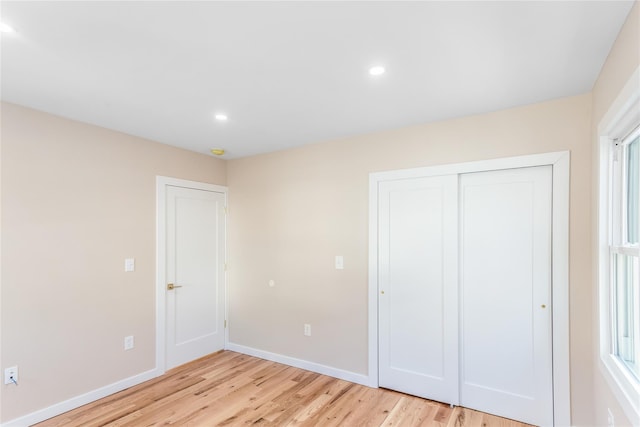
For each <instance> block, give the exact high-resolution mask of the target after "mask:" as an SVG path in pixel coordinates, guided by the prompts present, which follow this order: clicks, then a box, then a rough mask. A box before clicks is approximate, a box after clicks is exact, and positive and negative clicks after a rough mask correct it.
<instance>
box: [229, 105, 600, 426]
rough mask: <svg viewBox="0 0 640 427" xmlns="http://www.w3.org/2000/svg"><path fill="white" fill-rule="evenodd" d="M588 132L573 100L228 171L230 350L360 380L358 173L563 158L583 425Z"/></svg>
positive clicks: (588, 398) (309, 150) (587, 413)
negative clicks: (566, 156)
mask: <svg viewBox="0 0 640 427" xmlns="http://www.w3.org/2000/svg"><path fill="white" fill-rule="evenodd" d="M590 126H591V96H590V95H583V96H577V97H572V98H566V99H560V100H556V101H552V102H546V103H542V104H537V105H531V106H525V107H520V108H514V109H510V110H506V111H501V112H496V113H491V114H485V115H480V116H474V117H467V118H463V119H458V120H450V121H446V122H439V123H433V124H426V125H423V126H416V127H411V128H407V129H402V130H397V131H392V132H386V133H378V134H374V135H364V136H360V137H355V138H347V139H342V140H337V141H332V142H326V143H321V144H316V145H310V146H306V147H303V148H299V149H294V150H287V151H282V152H277V153H271V154H265V155H261V156H255V157H250V158H244V159H239V160H232V161H230V162H229V164H228V175H227V181H228V185H229V200H230V206H231V214H230V230H229V236H230V242H229V248H230V257H231V264H230V265H231V270H230V340H231V341H232V342H234V343H236V344H240V345H245V346H249V347H253V348H257V349H260V350H266V351H270V352H274V353H279V354H283V355H287V356H291V357H296V358H300V359H304V360H308V361H312V362H315V363H320V364H324V365H328V366H331V367H335V368H339V369H344V370H347V371H352V372H357V373H361V374H366V373H367V348H368V347H367V346H368V344H367V254H368V191H369V190H368V179H369V173H370V172H376V171H383V170H392V169H401V168H410V167H418V166H429V165H437V164H446V163H455V162H464V161H471V160H481V159H491V158H498V157H507V156H516V155H524V154H534V153H544V152H550V151H560V150H570V151H571V201H570V203H571V205H570V209H571V218H570V220H571V224H570V239H571V241H570V245H571V249H570V251H571V254H570V276H571V279H570V298H571V302H570V319H571V354H572V359H571V363H572V365H571V386H572V390H573V391H572V396H571V400H572V404H573V411H572V415H573V421H574V423H575V424H576V425H588V424H592V420H593V413H592V399H593V393H592V386H593V385H592V380H591V373H592V366H593V355H592V352H591V348H592V347H593V345H592V344H593V336H592V330H591V328H589V327H585V326H584V325H590V324H591V320H592V310H591V303H592V286H593V283H592V280H591V271H590V268H589V266H590V265H591V252H590V249H589V245H590V236H591V228H590V225H591V211H590V206H591V198H590V195H591V185H590V184H591V146H590V140H591V134H590ZM335 255H343V256H344V262H345V269H344V270H342V271H338V270H335V269H334V267H333V262H334V256H335ZM270 279H273V280H275V282H276V286H275V287H269V286H268V281H269V280H270ZM304 323H311V325H312V332H313V334H312V336H311V337H305V336H303V333H302V331H303V324H304Z"/></svg>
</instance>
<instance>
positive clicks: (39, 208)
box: [0, 103, 226, 422]
mask: <svg viewBox="0 0 640 427" xmlns="http://www.w3.org/2000/svg"><path fill="white" fill-rule="evenodd" d="M1 114H2V116H1V119H2V128H1V134H0V136H1V143H2V145H1V147H2V159H1V160H2V163H1V175H2V192H1V203H2V227H1V229H2V240H1V244H2V254H1V255H2V259H1V261H2V262H1V263H2V277H1V280H2V307H1V316H2V317H1V322H2V323H1V326H2V350H1V351H2V354H1V358H2V365H1V366H3V367H6V366H11V365H13V364H17V365H19V368H20V372H19V374H20V386H19V387H9V386H0V387H2V402H1V404H2V407H1V409H2V418H1V420H2V421H4V422H6V421H8V420H11V419H13V418H16V417H18V416H22V415H25V414H28V413H30V412H33V411H35V410H38V409H42V408H44V407H47V406H49V405H52V404H54V403H58V402H61V401H63V400H65V399H68V398H71V397H75V396H78V395H80V394H83V393H86V392H88V391H93V390H95V389H97V388H100V387H103V386H105V385H108V384H111V383H113V382H116V381H118V380H122V379H125V378H127V377H130V376H133V375H135V374H139V373H141V372H144V371H147V370H150V369H152V368H154V365H155V363H154V362H155V326H154V322H155V287H154V283H155V282H154V281H155V215H156V213H155V193H156V187H155V186H156V184H155V177H156V175H164V176H172V177H177V178H183V179H190V180H195V181H202V182H209V183H215V184H221V185H225V184H226V163H225V162H224V161H222V160H219V159H214V158H212V157H210V156H206V155H202V154H196V153H193V152H189V151H186V150H181V149H177V148H174V147H170V146H167V145H162V144H159V143H155V142H151V141H147V140H143V139H140V138H136V137H132V136H128V135H124V134H121V133H118V132H114V131H110V130H107V129H102V128H98V127H95V126H91V125H86V124H82V123H78V122H74V121H71V120H66V119H63V118H60V117H55V116H52V115H49V114H45V113H42V112H37V111H34V110H30V109H26V108H22V107H18V106H15V105H12V104H6V103H3V104H2V110H1ZM127 257H134V258H135V260H136V271H135V272H133V273H125V272H124V259H125V258H127ZM126 335H134V336H135V349H134V350H132V351H127V352H125V351H123V338H124V337H125V336H126Z"/></svg>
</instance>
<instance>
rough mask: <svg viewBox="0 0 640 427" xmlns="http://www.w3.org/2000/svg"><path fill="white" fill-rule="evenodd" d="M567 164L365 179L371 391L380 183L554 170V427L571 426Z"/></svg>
mask: <svg viewBox="0 0 640 427" xmlns="http://www.w3.org/2000/svg"><path fill="white" fill-rule="evenodd" d="M569 163H570V153H569V152H568V151H560V152H552V153H544V154H533V155H527V156H518V157H507V158H500V159H494V160H482V161H477V162H466V163H456V164H449V165H441V166H430V167H423V168H415V169H403V170H395V171H387V172H376V173H372V174H370V176H369V300H368V304H369V359H368V362H369V363H368V366H369V369H368V371H369V372H368V378H369V381H370V382H369V386H371V387H378V386H379V383H378V295H379V294H378V186H379V184H380V183H381V182H384V181H393V180H400V179H409V178H420V177H430V176H439V175H452V174H463V173H471V172H485V171H493V170H501V169H513V168H523V167H531V166H545V165H550V166H551V167H552V176H553V182H552V194H553V196H552V214H551V215H552V243H551V244H552V267H551V269H552V271H551V281H552V310H553V313H552V317H553V324H552V330H553V332H552V333H553V343H552V347H553V356H552V358H553V403H554V410H553V419H554V425H570V424H571V400H570V377H569V372H570V371H569V367H570V363H569V173H570V170H569Z"/></svg>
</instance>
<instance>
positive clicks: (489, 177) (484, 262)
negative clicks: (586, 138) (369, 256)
mask: <svg viewBox="0 0 640 427" xmlns="http://www.w3.org/2000/svg"><path fill="white" fill-rule="evenodd" d="M551 189H552V167H551V166H536V167H525V168H518V169H506V170H495V171H487V172H477V173H465V174H453V175H443V176H434V177H415V178H407V179H398V180H389V181H382V182H380V183H379V186H378V217H377V218H378V224H377V227H378V247H377V248H378V254H377V256H378V272H377V277H378V292H379V294H378V370H379V372H378V374H379V379H378V382H379V385H380V386H381V387H386V388H391V389H394V390H398V391H402V392H405V393H409V394H413V395H417V396H421V397H425V398H428V399H433V400H438V401H441V402H446V403H452V404H459V405H461V406H465V407H469V408H474V409H478V410H481V411H484V412H488V413H492V414H496V415H500V416H503V417H507V418H512V419H516V420H519V421H524V422H527V423H530V424H535V425H545V426H546V425H553V377H552V347H551V344H552V334H551V332H552V319H551V313H552V310H551V230H552V228H551V226H552V224H551V215H552V206H551V201H552V193H551Z"/></svg>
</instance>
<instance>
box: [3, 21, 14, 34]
mask: <svg viewBox="0 0 640 427" xmlns="http://www.w3.org/2000/svg"><path fill="white" fill-rule="evenodd" d="M15 32H16V30H14V29H13V27H12V26H11V25H7V24H5V23H4V22H0V33H15Z"/></svg>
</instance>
